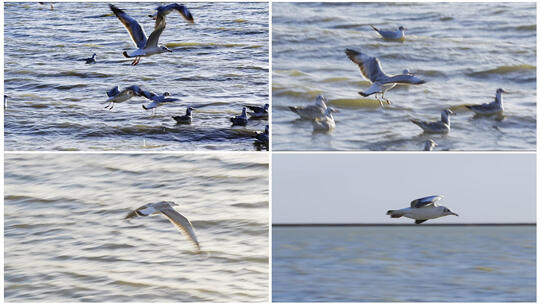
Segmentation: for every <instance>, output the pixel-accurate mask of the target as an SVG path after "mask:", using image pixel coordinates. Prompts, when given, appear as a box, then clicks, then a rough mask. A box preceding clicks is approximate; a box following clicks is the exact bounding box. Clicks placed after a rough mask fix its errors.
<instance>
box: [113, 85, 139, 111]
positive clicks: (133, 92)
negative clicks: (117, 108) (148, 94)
mask: <svg viewBox="0 0 540 304" xmlns="http://www.w3.org/2000/svg"><path fill="white" fill-rule="evenodd" d="M142 94H143V90H141V88H140V87H139V86H136V85H132V86H129V87H126V88H124V89H123V90H122V91H120V90H118V86H115V87H114V88H112V89H110V90H109V91H107V96H109V98H108V99H107V102H108V103H109V104H108V105H106V106H105V109H107V108H108V109H109V111H110V110H112V108H113V107H114V104H115V103H121V102H124V101H126V100H128V99H130V98H131V97H135V96H142Z"/></svg>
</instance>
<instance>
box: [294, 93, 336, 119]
mask: <svg viewBox="0 0 540 304" xmlns="http://www.w3.org/2000/svg"><path fill="white" fill-rule="evenodd" d="M327 102H328V101H327V100H326V98H325V97H324V96H323V95H319V96H317V99H316V100H315V104H314V105H309V106H305V107H302V106H295V107H289V109H290V110H291V111H293V112H294V113H296V114H298V116H300V118H302V119H309V120H313V119H315V118H323V117H324V116H325V111H326V109H327V106H326V103H327Z"/></svg>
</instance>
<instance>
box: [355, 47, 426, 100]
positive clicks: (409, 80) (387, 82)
mask: <svg viewBox="0 0 540 304" xmlns="http://www.w3.org/2000/svg"><path fill="white" fill-rule="evenodd" d="M345 54H347V57H349V59H350V60H351V61H352V62H354V63H356V64H357V65H358V67H360V72H361V74H362V77H364V79H366V80H368V81H370V82H371V83H372V85H371V86H370V87H369V88H368V89H367V90H366V91H364V92H358V94H360V95H362V96H364V97H367V96H369V95H371V94H381V96H380V97H381V99H382V100H384V101H386V103H388V104H390V100H388V99H386V98H384V93H385V92H386V91H388V90H390V89H391V88H393V87H394V86H396V84H423V83H425V81H424V80H422V79H420V78H418V77H416V76H414V74H410V73H409V72H408V70H405V71H403V72H404V74H401V75H394V76H390V75H386V74H385V73H384V72H383V70H382V68H381V63H380V62H379V59H378V58H377V57H370V56H368V55H366V54H363V53H360V52H357V51H355V50H351V49H347V50H345ZM375 96H376V98H377V100H378V101H379V103H380V104H381V106H382V101H381V99H379V98H378V97H377V95H375Z"/></svg>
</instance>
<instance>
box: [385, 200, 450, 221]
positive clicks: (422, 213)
mask: <svg viewBox="0 0 540 304" xmlns="http://www.w3.org/2000/svg"><path fill="white" fill-rule="evenodd" d="M442 198H443V196H442V195H432V196H426V197H422V198H419V199H415V200H413V201H412V202H411V206H410V207H408V208H403V209H399V210H388V211H387V212H386V214H387V215H390V217H392V218H399V217H402V216H404V217H408V218H410V219H413V220H415V221H414V223H415V224H421V223H423V222H425V221H427V220H431V219H435V218H438V217H441V216H446V215H455V216H458V215H457V213H454V212H452V211H450V209H448V208H446V207H445V206H439V205H438V204H437V202H438V201H440V200H441V199H442Z"/></svg>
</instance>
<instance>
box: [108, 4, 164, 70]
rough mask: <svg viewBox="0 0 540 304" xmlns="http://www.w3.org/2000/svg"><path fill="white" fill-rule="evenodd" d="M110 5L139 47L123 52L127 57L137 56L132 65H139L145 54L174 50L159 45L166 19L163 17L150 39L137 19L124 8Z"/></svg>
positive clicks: (150, 54)
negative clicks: (129, 51)
mask: <svg viewBox="0 0 540 304" xmlns="http://www.w3.org/2000/svg"><path fill="white" fill-rule="evenodd" d="M109 7H110V8H111V10H112V11H113V13H114V14H115V15H116V17H118V20H120V22H122V24H123V25H124V26H125V27H126V30H127V31H128V33H129V35H130V36H131V39H132V40H133V43H135V46H137V49H136V50H135V51H132V52H131V53H128V52H126V51H124V52H123V53H122V54H123V55H124V57H126V58H133V57H135V59H134V60H133V62H132V63H131V64H132V65H137V64H138V63H139V61H140V60H141V57H143V56H152V55H155V54H160V53H164V52H172V51H171V50H170V49H168V48H167V47H166V46H160V45H158V41H159V36H161V33H163V30H164V29H165V25H166V23H165V20H164V19H162V22H161V23H160V24H159V25H158V26H156V27H155V28H154V31H153V32H152V34H150V36H149V37H148V39H146V33H145V32H144V30H143V29H142V27H141V26H140V25H139V23H138V22H137V21H136V20H135V19H133V18H131V17H130V16H129V15H128V14H126V13H125V12H124V11H123V10H121V9H119V8H117V7H116V6H114V5H112V4H109Z"/></svg>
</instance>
